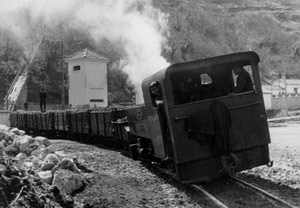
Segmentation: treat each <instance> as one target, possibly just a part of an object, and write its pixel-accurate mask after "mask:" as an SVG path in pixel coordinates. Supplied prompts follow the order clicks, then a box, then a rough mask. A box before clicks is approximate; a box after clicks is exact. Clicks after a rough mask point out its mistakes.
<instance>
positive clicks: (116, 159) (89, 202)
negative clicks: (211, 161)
mask: <svg viewBox="0 0 300 208" xmlns="http://www.w3.org/2000/svg"><path fill="white" fill-rule="evenodd" d="M299 127H300V124H296V123H292V124H281V125H279V126H276V127H270V135H271V140H272V143H271V144H270V157H271V159H272V160H273V161H274V165H273V167H271V168H269V167H266V166H263V167H257V168H253V169H251V170H247V171H244V172H242V173H239V174H238V177H240V178H243V179H245V180H246V181H248V182H251V183H254V184H256V185H258V186H259V187H261V188H264V189H266V190H269V191H270V192H271V193H273V194H275V195H277V196H280V197H282V198H284V199H286V200H288V201H290V202H291V203H293V204H294V205H297V206H300V180H299V178H300V138H298V137H299V135H300V128H299ZM51 142H52V145H53V146H54V147H55V149H56V152H58V153H59V154H61V155H65V156H66V157H77V158H78V160H79V162H80V163H82V164H84V165H85V166H86V167H87V168H88V169H90V170H92V172H83V173H82V174H83V176H84V178H85V180H86V187H85V188H84V189H83V190H82V191H80V192H78V193H76V194H74V195H73V196H72V198H73V202H74V204H71V205H70V204H69V205H66V204H65V205H62V206H61V207H76V208H106V207H109V208H110V207H112V208H114V207H118V208H119V207H122V208H127V207H128V208H129V207H130V208H131V207H149V208H150V207H151V208H152V207H182V208H186V207H187V208H189V207H191V208H192V207H193V208H194V207H195V208H197V207H213V205H212V204H211V202H209V201H208V200H207V198H205V197H204V196H202V195H200V194H199V193H198V192H197V191H195V190H194V189H192V188H191V187H190V186H188V185H184V184H181V183H179V182H178V181H176V180H174V179H172V178H170V177H168V176H167V175H165V174H162V173H159V172H157V171H156V170H155V168H152V167H151V165H150V164H147V163H145V162H141V161H136V160H132V159H131V158H129V157H127V156H125V155H124V154H122V152H121V151H117V150H111V149H107V148H104V147H99V146H95V145H87V144H81V143H78V142H74V141H66V140H51ZM219 185H220V184H219ZM211 187H212V188H211V190H212V192H220V191H218V190H223V191H222V192H223V193H224V194H222V192H221V198H222V197H223V199H224V201H228V200H229V199H230V200H231V202H230V204H231V206H230V207H253V203H250V201H251V200H252V201H253V198H252V197H247V196H242V197H241V196H240V195H238V194H239V193H236V192H235V191H234V190H233V191H232V192H231V193H230V195H228V194H225V193H229V192H227V190H228V189H226V188H225V185H224V186H222V187H221V188H220V187H218V186H217V185H216V186H214V185H212V186H211ZM37 193H39V192H37ZM235 193H236V194H235ZM41 207H43V206H41ZM44 207H58V204H57V203H52V205H51V206H50V205H47V206H44Z"/></svg>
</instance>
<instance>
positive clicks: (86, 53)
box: [65, 48, 109, 62]
mask: <svg viewBox="0 0 300 208" xmlns="http://www.w3.org/2000/svg"><path fill="white" fill-rule="evenodd" d="M85 58H86V59H97V60H106V61H109V59H108V58H107V57H106V56H105V55H103V54H101V53H99V52H95V51H92V50H90V49H88V48H85V49H83V50H81V51H78V52H76V53H74V54H72V55H70V56H68V57H67V58H65V61H66V62H68V61H71V60H78V59H85Z"/></svg>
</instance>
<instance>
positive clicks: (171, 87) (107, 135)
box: [10, 52, 271, 183]
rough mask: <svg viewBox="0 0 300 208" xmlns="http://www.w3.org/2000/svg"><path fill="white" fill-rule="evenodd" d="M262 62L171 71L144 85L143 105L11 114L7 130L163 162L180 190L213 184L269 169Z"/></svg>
mask: <svg viewBox="0 0 300 208" xmlns="http://www.w3.org/2000/svg"><path fill="white" fill-rule="evenodd" d="M259 61H260V60H259V57H258V55H257V54H256V53H255V52H241V53H235V54H228V55H223V56H217V57H212V58H207V59H201V60H196V61H191V62H186V63H178V64H174V65H171V66H169V67H168V68H166V69H163V70H160V71H158V72H156V73H155V74H153V75H151V76H149V77H147V78H145V79H144V80H143V82H142V90H143V97H144V102H145V104H144V105H140V106H135V107H131V108H128V109H124V110H116V109H115V110H110V111H103V112H98V111H90V110H87V111H81V112H80V111H65V112H47V113H39V112H12V113H11V114H10V121H11V126H14V127H18V128H20V129H24V130H26V131H27V132H31V133H32V134H34V135H46V136H48V137H51V138H57V137H61V138H64V139H71V140H81V141H83V142H86V143H104V144H105V145H114V146H117V147H118V148H123V149H125V150H128V151H129V152H130V155H131V156H132V157H133V158H143V157H144V158H147V159H153V160H156V161H157V160H158V161H160V162H161V163H162V164H164V165H165V166H166V167H167V168H169V169H170V170H172V171H173V173H174V174H175V175H176V178H177V179H178V180H179V181H181V182H183V183H197V182H203V181H210V180H211V179H213V178H218V177H219V176H222V175H226V174H228V173H230V172H239V171H242V170H246V169H250V168H253V167H257V166H260V165H271V161H270V158H269V147H268V144H269V143H270V135H269V129H268V124H267V118H266V111H265V106H264V101H263V94H262V89H261V83H260V76H259V67H258V63H259ZM245 83H247V84H245Z"/></svg>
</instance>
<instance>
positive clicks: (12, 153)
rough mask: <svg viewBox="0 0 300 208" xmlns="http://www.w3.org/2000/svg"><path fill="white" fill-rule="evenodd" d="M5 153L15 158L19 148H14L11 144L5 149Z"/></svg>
mask: <svg viewBox="0 0 300 208" xmlns="http://www.w3.org/2000/svg"><path fill="white" fill-rule="evenodd" d="M5 153H6V154H7V155H10V156H16V155H17V154H19V153H20V150H19V148H17V147H15V145H13V144H11V145H8V146H6V147H5Z"/></svg>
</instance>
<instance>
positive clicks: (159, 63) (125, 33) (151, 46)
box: [0, 0, 168, 103]
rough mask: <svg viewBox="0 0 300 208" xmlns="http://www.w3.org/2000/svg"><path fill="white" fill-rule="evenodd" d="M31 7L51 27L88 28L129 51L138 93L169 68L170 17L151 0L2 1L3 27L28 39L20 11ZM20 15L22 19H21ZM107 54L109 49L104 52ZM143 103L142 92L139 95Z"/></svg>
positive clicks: (127, 59) (33, 15)
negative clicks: (144, 83)
mask: <svg viewBox="0 0 300 208" xmlns="http://www.w3.org/2000/svg"><path fill="white" fill-rule="evenodd" d="M22 10H29V11H30V17H27V19H28V20H30V21H31V22H34V21H35V20H41V19H42V20H43V23H44V24H46V25H49V26H52V27H53V26H55V25H59V24H62V23H63V24H65V27H70V28H73V29H78V30H83V31H88V33H89V34H90V36H91V37H92V38H93V39H94V40H95V42H96V43H100V41H101V40H102V39H103V38H105V39H107V40H109V41H111V42H113V43H117V44H119V45H120V46H121V48H122V49H123V50H124V51H125V52H126V56H125V57H123V60H122V62H123V63H126V64H125V66H124V68H123V70H124V71H126V72H127V73H128V74H129V77H130V79H131V80H132V82H133V84H134V85H135V86H136V90H137V92H138V94H139V93H140V92H141V89H140V84H141V81H142V80H143V78H145V77H146V76H148V75H150V74H152V73H154V72H156V71H158V70H160V69H162V68H164V67H166V66H167V65H168V63H167V62H166V60H165V59H164V58H163V57H162V56H161V51H162V49H163V48H164V47H165V42H166V39H165V37H166V36H167V34H168V27H167V23H168V21H167V18H168V16H167V15H166V14H164V13H162V12H161V11H160V10H159V9H157V8H154V7H153V5H152V1H151V0H109V1H107V0H51V1H49V0H22V1H20V0H0V18H1V19H2V21H1V22H0V27H1V28H2V29H3V28H4V29H8V30H10V31H11V32H12V33H14V34H15V36H16V37H18V38H19V40H20V42H22V40H24V41H25V39H26V36H27V35H28V33H30V31H28V28H27V26H28V25H26V24H30V22H28V23H26V22H25V20H24V17H20V16H18V15H17V14H19V11H22ZM20 18H21V19H22V21H20ZM103 52H104V53H105V51H103ZM137 97H138V99H137V100H138V102H139V103H141V102H142V100H141V97H140V94H139V95H138V96H137Z"/></svg>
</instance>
